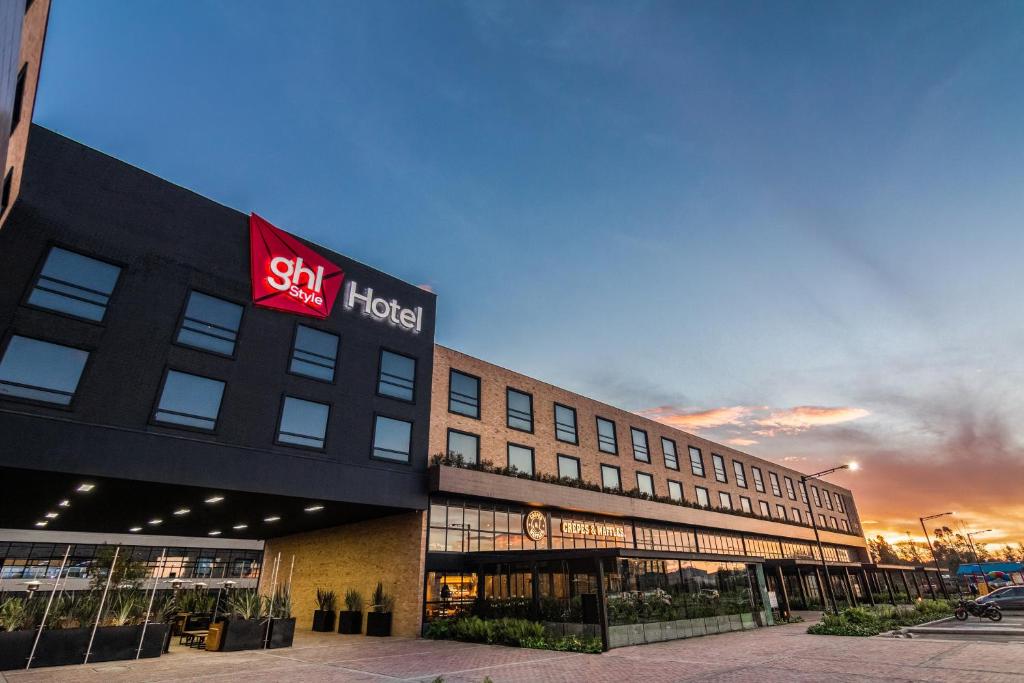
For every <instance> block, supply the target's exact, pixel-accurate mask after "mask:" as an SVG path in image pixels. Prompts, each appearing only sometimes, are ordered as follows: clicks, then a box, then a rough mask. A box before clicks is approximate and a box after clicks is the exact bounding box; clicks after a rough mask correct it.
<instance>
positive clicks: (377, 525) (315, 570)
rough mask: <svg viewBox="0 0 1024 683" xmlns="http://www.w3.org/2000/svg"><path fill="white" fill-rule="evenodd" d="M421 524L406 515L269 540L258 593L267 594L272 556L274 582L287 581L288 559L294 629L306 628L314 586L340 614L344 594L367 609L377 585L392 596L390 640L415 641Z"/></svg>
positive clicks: (421, 519)
mask: <svg viewBox="0 0 1024 683" xmlns="http://www.w3.org/2000/svg"><path fill="white" fill-rule="evenodd" d="M424 523H425V513H423V512H412V513H406V514H400V515H394V516H391V517H382V518H380V519H373V520H369V521H366V522H357V523H353V524H346V525H344V526H339V527H334V528H331V529H321V530H318V531H311V532H307V533H302V534H295V535H293V536H283V537H281V538H274V539H270V540H268V541H267V543H266V550H265V555H264V565H263V572H262V576H261V579H260V591H261V592H263V593H269V592H270V582H271V573H272V570H273V564H274V560H275V558H276V557H277V553H279V552H280V553H281V569H280V572H279V582H282V581H284V582H287V580H288V570H289V567H290V565H291V560H292V555H294V556H295V572H294V574H293V576H292V615H293V616H294V617H296V623H295V628H296V629H299V630H307V631H308V630H309V629H311V628H312V626H313V610H315V609H316V589H317V588H318V587H319V588H324V589H326V590H333V591H334V592H335V593H337V594H338V608H339V609H344V608H345V603H344V597H345V591H347V590H348V589H350V588H355V589H357V590H359V591H360V592H361V593H362V594H363V601H364V602H365V603H366V605H367V606H368V605H369V604H370V597H371V596H372V594H373V589H374V588H375V587H376V585H377V581H383V583H384V590H385V591H387V592H389V593H391V594H392V595H394V596H395V613H394V616H393V617H392V629H391V633H392V635H396V636H409V637H418V636H419V635H420V621H421V616H422V609H423V561H424V555H423V553H424V543H425V541H426V529H425V526H424ZM364 611H365V608H364ZM364 632H365V622H364Z"/></svg>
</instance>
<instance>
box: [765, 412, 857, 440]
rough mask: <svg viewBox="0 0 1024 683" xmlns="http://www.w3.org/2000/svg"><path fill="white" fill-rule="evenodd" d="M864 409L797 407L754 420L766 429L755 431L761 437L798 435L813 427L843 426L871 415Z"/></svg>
mask: <svg viewBox="0 0 1024 683" xmlns="http://www.w3.org/2000/svg"><path fill="white" fill-rule="evenodd" d="M870 414H871V413H869V412H868V411H866V410H864V409H863V408H845V407H843V408H824V407H821V406H797V407H795V408H788V409H786V410H777V411H773V412H772V413H771V414H769V415H768V416H767V417H765V418H761V419H759V420H754V424H756V425H760V426H761V427H765V428H766V429H760V430H755V431H754V433H755V434H759V435H761V436H775V434H777V433H782V434H796V433H799V432H803V431H807V430H808V429H811V428H812V427H823V426H826V425H835V424H842V423H843V422H850V421H851V420H859V419H860V418H862V417H867V416H868V415H870Z"/></svg>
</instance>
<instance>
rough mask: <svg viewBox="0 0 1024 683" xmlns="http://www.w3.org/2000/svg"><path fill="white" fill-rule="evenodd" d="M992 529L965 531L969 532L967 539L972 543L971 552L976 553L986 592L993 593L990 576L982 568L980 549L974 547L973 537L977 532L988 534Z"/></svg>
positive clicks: (975, 562)
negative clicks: (979, 556) (979, 555)
mask: <svg viewBox="0 0 1024 683" xmlns="http://www.w3.org/2000/svg"><path fill="white" fill-rule="evenodd" d="M990 531H992V530H991V529H984V530H983V531H967V532H965V533H966V534H967V540H968V542H970V544H971V552H972V553H974V564H976V565H977V566H978V571H979V572H981V580H982V581H984V582H985V592H986V593H991V592H992V591H991V589H990V587H989V585H988V577H987V576H985V570H984V569H982V568H981V560H980V559H979V558H978V549H977V548H975V547H974V538H973V536H975V535H977V534H987V533H988V532H990Z"/></svg>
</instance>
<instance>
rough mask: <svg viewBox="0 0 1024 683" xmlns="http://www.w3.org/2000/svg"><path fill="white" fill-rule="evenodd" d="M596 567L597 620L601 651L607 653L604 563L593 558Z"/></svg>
mask: <svg viewBox="0 0 1024 683" xmlns="http://www.w3.org/2000/svg"><path fill="white" fill-rule="evenodd" d="M594 562H595V564H596V565H597V620H598V622H599V623H600V628H601V649H602V650H604V651H605V652H607V651H608V650H609V649H610V648H609V647H608V592H607V591H606V590H605V588H604V562H603V561H602V560H601V558H600V557H596V558H594Z"/></svg>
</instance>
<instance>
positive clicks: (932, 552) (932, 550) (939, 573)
mask: <svg viewBox="0 0 1024 683" xmlns="http://www.w3.org/2000/svg"><path fill="white" fill-rule="evenodd" d="M951 514H953V513H952V512H940V513H939V514H937V515H928V516H927V517H919V518H918V519H920V520H921V531H923V532H924V540H926V541H928V552H930V553H931V554H932V562H933V563H935V571H936V573H937V574H938V578H939V581H942V570H941V569H940V568H939V558H937V557H935V549H934V548H932V539H931V538H929V536H928V529H926V528H925V526H924V523H925V522H926V521H927V520H929V519H938V518H939V517H945V516H946V515H951ZM925 578H928V577H927V576H926V577H925ZM957 585H958V586H959V585H960V582H959V581H958V582H957ZM932 595H934V593H933V594H932Z"/></svg>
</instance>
